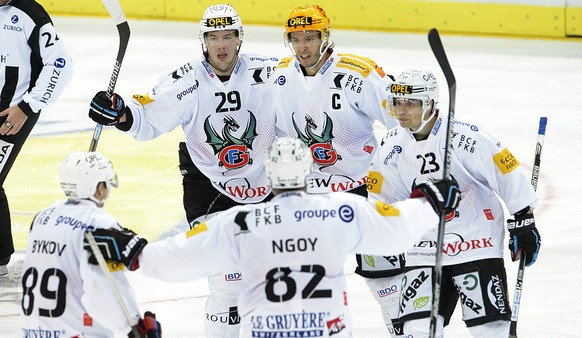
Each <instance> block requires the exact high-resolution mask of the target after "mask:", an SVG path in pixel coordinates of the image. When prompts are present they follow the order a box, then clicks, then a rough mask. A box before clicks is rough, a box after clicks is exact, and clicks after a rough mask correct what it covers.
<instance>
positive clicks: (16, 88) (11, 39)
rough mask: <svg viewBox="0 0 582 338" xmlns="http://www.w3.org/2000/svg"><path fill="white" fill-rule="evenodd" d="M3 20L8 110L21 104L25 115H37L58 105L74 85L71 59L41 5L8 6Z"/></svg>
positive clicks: (0, 70) (1, 62)
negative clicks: (57, 102) (66, 91)
mask: <svg viewBox="0 0 582 338" xmlns="http://www.w3.org/2000/svg"><path fill="white" fill-rule="evenodd" d="M0 19H2V22H3V23H4V27H3V29H2V31H1V32H0V45H2V51H0V87H3V90H2V99H3V101H5V100H6V99H9V101H10V102H9V106H13V105H15V104H18V105H19V107H20V108H21V109H22V110H23V111H24V112H25V113H26V114H30V113H38V112H39V111H40V110H41V109H43V108H45V107H47V106H49V105H51V104H53V103H55V101H56V100H57V99H58V97H59V96H60V95H61V93H62V92H63V91H64V89H65V87H66V86H67V85H68V84H69V82H70V81H71V79H72V76H73V62H72V60H71V57H70V56H69V53H68V52H67V50H66V48H65V46H64V44H63V42H62V40H61V39H60V36H59V35H58V34H57V31H56V29H55V27H54V26H53V23H52V21H51V19H50V17H49V15H48V14H47V12H46V11H45V10H44V9H43V8H42V6H41V5H39V4H38V3H36V2H33V1H20V2H15V3H14V4H9V5H5V6H3V7H2V11H0ZM31 84H34V85H33V86H31ZM5 96H7V97H6V98H5ZM0 108H2V106H1V105H0ZM0 110H3V109H0Z"/></svg>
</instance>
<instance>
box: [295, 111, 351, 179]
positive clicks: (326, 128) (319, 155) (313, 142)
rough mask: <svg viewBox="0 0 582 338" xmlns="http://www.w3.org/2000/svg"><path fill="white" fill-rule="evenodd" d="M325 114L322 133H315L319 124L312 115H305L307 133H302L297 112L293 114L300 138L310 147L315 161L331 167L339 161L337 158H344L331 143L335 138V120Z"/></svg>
mask: <svg viewBox="0 0 582 338" xmlns="http://www.w3.org/2000/svg"><path fill="white" fill-rule="evenodd" d="M324 114H325V123H324V125H323V128H322V129H323V131H322V132H321V134H320V135H318V134H316V133H315V130H316V129H317V124H315V121H313V118H311V116H309V115H306V116H305V133H302V132H301V129H299V127H298V126H297V123H296V122H295V113H293V116H292V120H293V127H295V131H296V132H297V135H298V137H299V139H300V140H301V141H302V142H303V143H305V144H306V145H307V146H308V147H309V150H311V155H312V157H313V161H314V162H315V163H317V164H319V165H321V166H322V167H323V168H325V167H329V166H330V165H333V164H334V163H335V162H337V160H341V159H342V158H341V156H340V155H338V154H337V152H336V151H335V149H334V148H333V146H332V145H331V140H332V139H333V138H334V136H333V121H332V120H331V118H330V117H329V115H327V113H324Z"/></svg>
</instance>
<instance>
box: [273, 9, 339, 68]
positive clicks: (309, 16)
mask: <svg viewBox="0 0 582 338" xmlns="http://www.w3.org/2000/svg"><path fill="white" fill-rule="evenodd" d="M309 31H313V32H317V33H318V35H319V38H320V39H321V45H320V47H319V53H320V58H319V60H321V58H322V57H323V55H324V54H325V52H326V51H327V50H328V49H331V48H333V42H332V41H331V38H330V34H331V22H330V20H329V18H328V17H327V14H325V11H324V10H323V8H321V7H320V6H319V5H311V6H298V7H295V9H293V11H292V12H291V14H289V17H288V18H287V22H286V23H285V36H284V41H285V46H287V47H289V48H290V49H291V52H292V53H293V54H295V51H294V50H293V48H292V41H291V33H293V32H309ZM319 60H318V62H319ZM316 64H317V63H316Z"/></svg>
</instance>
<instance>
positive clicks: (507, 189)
mask: <svg viewBox="0 0 582 338" xmlns="http://www.w3.org/2000/svg"><path fill="white" fill-rule="evenodd" d="M447 123H448V122H447V121H446V119H444V118H438V119H437V121H436V123H435V126H434V128H433V129H432V131H431V133H430V135H429V137H428V139H427V140H425V141H420V142H418V141H416V140H415V139H414V137H413V136H412V134H411V133H410V132H409V131H407V130H405V129H404V128H402V127H400V126H398V127H396V128H393V129H391V130H389V131H388V132H387V134H386V135H385V136H384V138H383V140H382V144H381V146H380V149H379V151H378V153H377V154H376V156H375V158H374V161H373V165H372V167H371V169H370V172H369V177H368V191H369V193H370V195H371V196H373V197H374V198H378V199H380V200H383V201H387V202H388V203H390V201H393V200H399V199H402V198H405V197H406V196H409V195H410V192H411V190H412V188H413V186H414V185H415V184H419V183H422V182H426V181H427V180H431V179H441V178H442V177H443V157H444V149H445V144H446V125H447ZM452 146H453V152H452V157H451V167H450V168H451V175H452V176H453V177H454V178H455V179H456V180H457V182H458V183H459V187H460V190H461V194H462V195H461V196H462V199H461V202H460V204H459V207H458V208H457V209H456V211H455V212H454V213H452V214H449V215H447V223H446V228H445V237H444V245H443V253H444V255H443V265H453V264H459V263H464V262H468V261H474V260H479V259H485V258H502V257H503V247H504V244H503V240H504V236H505V216H504V213H503V207H502V205H501V203H500V201H499V199H498V198H497V196H496V195H498V196H499V197H500V198H501V199H502V200H503V201H504V202H505V204H506V206H507V208H508V210H509V212H510V213H511V214H514V213H515V212H517V211H519V210H521V209H523V208H525V207H527V206H531V207H532V208H535V206H536V205H537V200H538V199H537V196H536V194H535V191H534V189H533V188H532V186H531V183H530V182H529V179H528V178H527V174H526V173H525V170H524V169H523V166H521V165H520V163H519V161H518V160H517V159H516V158H515V157H514V156H513V155H512V154H511V152H510V151H509V150H508V149H507V148H506V147H505V146H504V145H503V144H502V143H501V142H500V141H498V140H497V139H496V138H494V137H493V136H492V135H490V134H489V133H487V132H486V131H484V130H483V129H482V128H481V127H480V126H477V125H474V124H470V123H465V122H460V121H455V123H454V136H453V140H452ZM436 240H437V230H436V229H435V230H433V231H429V232H427V234H426V235H425V236H423V238H422V239H421V240H420V241H419V242H417V243H416V244H415V246H414V248H412V249H410V250H409V251H408V252H407V256H406V265H407V266H418V265H434V263H435V254H436V250H435V247H436Z"/></svg>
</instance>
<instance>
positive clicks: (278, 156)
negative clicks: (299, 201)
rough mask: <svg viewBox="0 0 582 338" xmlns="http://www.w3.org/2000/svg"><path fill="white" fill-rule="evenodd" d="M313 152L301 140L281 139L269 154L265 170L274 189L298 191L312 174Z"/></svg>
mask: <svg viewBox="0 0 582 338" xmlns="http://www.w3.org/2000/svg"><path fill="white" fill-rule="evenodd" d="M311 163H312V157H311V152H310V151H309V149H308V148H307V146H306V145H305V144H304V143H303V142H301V140H299V139H296V138H292V137H280V138H278V139H277V140H276V141H275V142H274V143H273V145H272V146H271V147H270V148H269V151H268V152H267V157H266V159H265V168H266V170H267V176H268V177H269V179H270V180H271V187H272V188H273V189H297V188H302V187H304V186H305V184H306V179H307V176H308V175H309V173H310V172H311Z"/></svg>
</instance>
